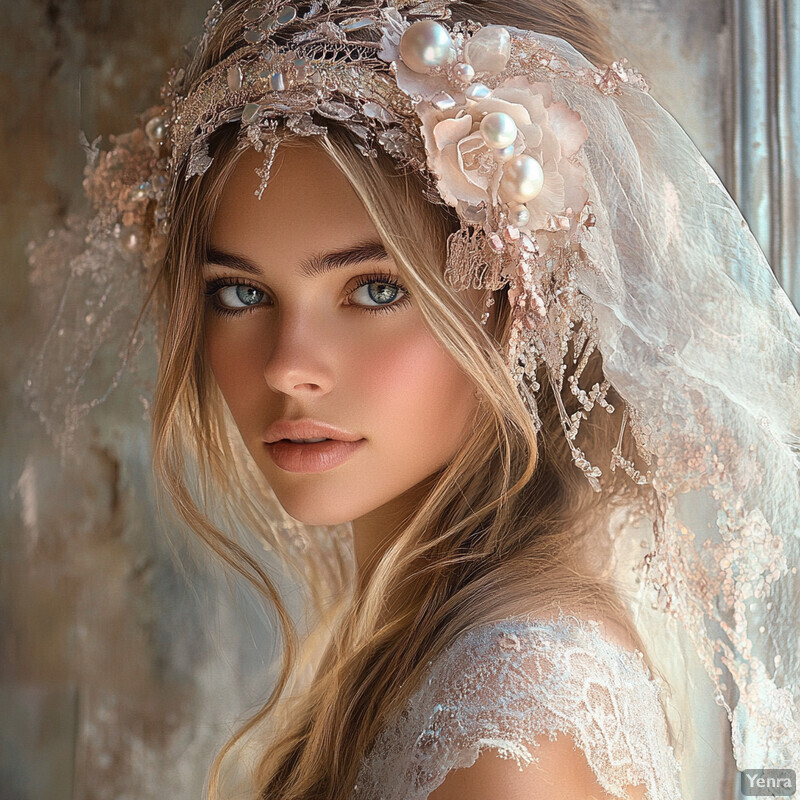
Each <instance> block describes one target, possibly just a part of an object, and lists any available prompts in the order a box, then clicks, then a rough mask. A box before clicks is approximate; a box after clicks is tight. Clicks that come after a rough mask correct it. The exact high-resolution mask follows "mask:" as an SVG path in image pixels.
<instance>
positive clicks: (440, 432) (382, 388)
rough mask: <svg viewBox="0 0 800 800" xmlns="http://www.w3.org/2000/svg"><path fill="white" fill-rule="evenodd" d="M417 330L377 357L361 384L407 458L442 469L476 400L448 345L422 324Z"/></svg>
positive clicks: (467, 379)
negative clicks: (395, 429)
mask: <svg viewBox="0 0 800 800" xmlns="http://www.w3.org/2000/svg"><path fill="white" fill-rule="evenodd" d="M415 328H416V330H415V331H414V335H413V336H406V337H403V340H402V341H401V342H398V343H397V344H396V345H394V346H393V347H391V348H389V349H387V348H382V350H381V353H380V355H377V354H376V357H375V356H374V357H373V360H372V361H371V362H370V363H372V364H373V367H371V368H370V369H369V370H367V371H366V374H365V375H364V383H363V384H362V385H363V386H364V393H365V395H366V396H365V398H364V399H365V408H367V407H369V406H372V407H373V408H379V409H382V410H383V411H384V413H385V419H386V422H387V424H394V425H396V426H397V427H398V432H399V433H400V446H401V447H408V449H409V457H412V458H414V459H419V460H421V461H423V462H431V463H430V464H429V466H430V467H432V468H433V467H436V468H438V467H439V466H441V465H442V462H443V458H442V454H443V453H444V452H446V453H447V454H449V455H451V454H452V453H453V452H454V451H455V449H456V447H457V446H458V444H459V443H460V441H461V438H462V435H463V432H464V429H465V426H466V425H467V423H468V420H469V418H470V416H471V414H472V412H473V410H474V407H475V403H476V402H477V401H476V399H475V394H474V391H475V390H474V387H473V385H472V382H471V381H470V380H469V378H468V377H467V376H466V375H465V374H464V373H463V372H462V371H461V370H460V369H459V367H458V365H457V364H456V363H455V361H454V360H453V358H452V357H451V356H450V355H449V353H448V352H447V351H446V350H445V349H444V347H443V346H442V345H441V344H439V342H438V341H437V340H436V339H435V338H434V337H433V335H432V334H431V333H430V332H429V331H428V329H427V327H425V326H424V324H423V323H421V322H420V324H419V325H418V326H415ZM367 397H371V398H373V399H372V401H370V400H368V399H367ZM433 462H436V463H435V464H434V463H433Z"/></svg>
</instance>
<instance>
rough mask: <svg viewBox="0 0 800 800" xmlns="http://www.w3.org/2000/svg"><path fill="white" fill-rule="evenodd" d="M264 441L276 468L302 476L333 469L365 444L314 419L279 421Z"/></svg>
mask: <svg viewBox="0 0 800 800" xmlns="http://www.w3.org/2000/svg"><path fill="white" fill-rule="evenodd" d="M263 439H264V444H265V445H266V448H267V452H268V453H269V455H270V458H272V461H273V462H274V463H275V465H276V466H277V467H278V468H280V469H282V470H285V471H286V472H302V473H314V472H325V471H326V470H329V469H333V468H334V467H337V466H339V464H342V463H344V462H345V461H347V459H349V458H350V456H352V455H353V454H354V453H355V452H356V451H357V450H358V449H359V448H360V447H361V446H362V445H363V444H364V442H365V439H364V438H363V437H361V436H358V435H357V434H355V433H352V432H351V431H347V430H344V429H343V428H337V427H335V426H333V425H329V424H328V423H327V422H320V421H319V420H313V419H297V420H287V419H284V420H278V421H277V422H274V423H273V424H272V425H270V426H269V428H267V430H266V431H265V432H264V436H263ZM309 440H312V441H309Z"/></svg>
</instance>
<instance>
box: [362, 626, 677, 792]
mask: <svg viewBox="0 0 800 800" xmlns="http://www.w3.org/2000/svg"><path fill="white" fill-rule="evenodd" d="M661 691H662V684H661V683H660V681H659V680H658V679H657V678H655V677H653V676H651V674H650V670H649V669H648V668H647V667H646V665H645V664H644V663H643V662H642V660H641V657H640V654H639V653H638V651H630V650H627V649H625V648H624V647H622V646H620V645H618V644H616V643H615V642H612V641H610V640H609V639H608V638H606V637H605V636H604V635H603V634H602V632H601V628H600V625H599V623H597V622H595V621H591V620H589V621H587V620H584V619H579V618H577V617H575V616H571V615H567V614H564V613H561V614H560V615H559V617H558V619H555V620H543V619H532V618H530V617H513V618H510V619H506V620H503V621H501V622H492V623H487V624H484V625H481V626H479V627H477V628H475V629H473V630H471V631H468V632H467V633H465V634H463V635H462V636H461V637H459V639H457V640H456V641H455V642H454V643H453V645H451V646H450V648H448V649H447V650H446V651H445V652H444V653H443V654H442V655H441V656H440V657H439V658H438V659H437V660H436V661H435V662H431V663H429V665H428V671H427V673H426V676H425V678H424V679H423V681H422V685H421V686H420V687H419V688H418V690H417V691H416V692H415V693H414V694H413V695H412V697H411V698H410V700H409V701H408V704H407V705H406V707H405V708H404V709H403V710H402V711H401V712H400V713H399V714H397V715H396V716H395V717H394V718H393V719H392V720H390V722H389V723H388V724H387V726H386V727H385V728H384V730H383V732H382V733H381V735H380V736H379V737H378V738H377V739H376V741H375V743H374V745H373V747H372V748H371V749H370V751H369V752H368V753H367V754H366V755H365V757H364V759H363V761H362V763H361V765H360V768H359V772H358V779H357V782H356V786H355V788H354V791H353V794H352V798H353V800H425V798H427V797H428V795H429V794H430V793H431V792H433V790H434V789H436V788H437V787H438V786H439V785H441V783H442V782H443V781H444V779H445V777H446V776H447V773H448V772H450V771H451V770H454V769H459V768H464V767H469V766H472V764H474V763H475V761H476V760H477V758H478V755H479V754H480V753H481V752H483V751H485V750H494V751H495V752H497V753H498V754H499V755H501V756H502V757H504V758H514V759H515V760H516V762H517V764H518V765H519V767H520V768H523V769H524V766H525V765H526V764H529V763H531V762H535V761H536V760H537V758H536V754H535V750H536V740H537V739H538V740H540V741H541V740H542V738H543V737H545V736H546V737H548V738H549V739H555V738H556V737H557V735H558V734H559V733H563V734H568V735H569V736H571V737H572V739H573V741H574V742H575V744H576V745H577V746H578V747H580V748H581V749H582V750H583V752H584V754H585V755H586V760H587V761H588V763H589V766H590V767H591V768H592V770H593V771H594V774H595V776H596V778H597V782H598V783H599V784H600V786H602V787H603V788H604V789H605V791H606V792H608V794H609V795H611V796H612V797H618V798H627V797H628V795H627V794H626V792H625V791H624V787H625V786H639V785H641V784H644V785H645V786H646V792H645V795H644V800H680V798H681V791H680V782H679V777H678V773H679V770H680V765H679V763H678V761H677V760H676V758H675V755H674V753H673V749H672V747H671V745H670V744H669V743H668V735H667V727H666V720H665V717H664V712H663V709H662V706H661V704H660V701H659V697H660V694H661Z"/></svg>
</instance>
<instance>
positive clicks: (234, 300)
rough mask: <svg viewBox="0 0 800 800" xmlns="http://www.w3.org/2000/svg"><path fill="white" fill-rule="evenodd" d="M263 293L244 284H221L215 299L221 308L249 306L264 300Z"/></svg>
mask: <svg viewBox="0 0 800 800" xmlns="http://www.w3.org/2000/svg"><path fill="white" fill-rule="evenodd" d="M265 296H266V295H265V293H264V292H262V291H261V290H260V289H256V287H255V286H246V285H244V284H241V285H240V284H237V285H233V286H231V285H229V286H223V287H222V288H220V289H219V290H218V291H217V300H218V302H219V304H220V305H221V306H222V307H223V308H249V307H251V306H257V305H260V304H261V303H263V302H264V297H265Z"/></svg>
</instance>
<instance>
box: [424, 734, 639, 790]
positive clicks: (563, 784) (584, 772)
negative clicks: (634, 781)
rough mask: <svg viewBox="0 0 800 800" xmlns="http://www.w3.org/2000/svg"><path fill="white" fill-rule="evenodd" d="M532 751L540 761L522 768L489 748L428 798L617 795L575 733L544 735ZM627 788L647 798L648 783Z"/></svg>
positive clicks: (452, 774) (450, 774)
mask: <svg viewBox="0 0 800 800" xmlns="http://www.w3.org/2000/svg"><path fill="white" fill-rule="evenodd" d="M529 750H530V751H531V753H534V754H535V756H536V759H537V761H536V762H535V763H532V764H528V765H526V766H524V767H523V768H522V769H520V767H518V766H517V764H516V762H515V761H514V760H513V759H508V758H503V757H502V756H500V755H499V754H498V753H497V752H496V751H493V750H485V751H484V752H483V753H481V755H480V756H479V757H478V760H477V761H476V762H475V763H474V764H473V765H472V766H471V767H467V768H466V769H457V770H454V771H452V772H450V773H449V774H448V776H447V777H446V778H445V780H444V783H442V784H441V785H440V786H439V787H438V788H437V789H436V790H435V791H434V792H433V793H432V794H430V795H429V796H428V800H496V798H498V797H502V798H504V799H505V800H553V798H554V797H558V798H559V800H614V798H612V796H611V795H609V794H608V793H607V792H606V791H605V790H604V789H603V788H602V787H601V786H600V784H598V782H597V780H596V778H595V775H594V773H593V772H592V770H591V768H590V767H589V764H588V762H587V760H586V756H585V755H584V753H583V751H582V750H580V749H579V748H577V747H576V746H575V742H574V740H573V739H572V737H570V736H568V735H566V734H562V735H559V736H558V737H557V738H556V739H555V740H550V739H548V738H546V737H543V738H542V739H541V740H537V742H536V743H535V745H533V744H531V745H530V746H529ZM626 791H627V793H628V797H629V798H630V800H641V798H642V797H644V793H645V786H644V785H640V786H636V787H634V786H628V787H626Z"/></svg>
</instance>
